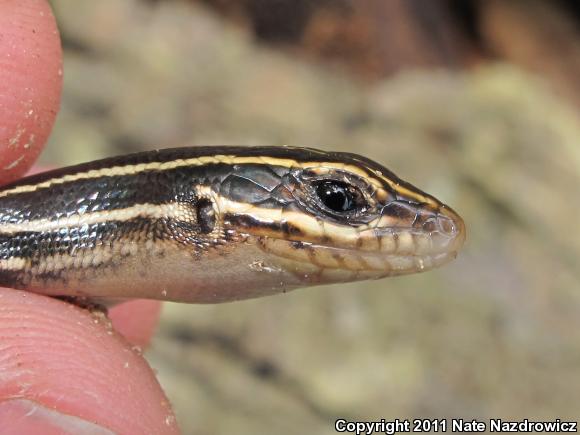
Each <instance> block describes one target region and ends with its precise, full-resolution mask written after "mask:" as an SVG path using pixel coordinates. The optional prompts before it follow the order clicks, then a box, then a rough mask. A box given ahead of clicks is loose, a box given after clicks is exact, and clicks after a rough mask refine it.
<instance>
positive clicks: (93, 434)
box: [0, 399, 114, 435]
mask: <svg viewBox="0 0 580 435" xmlns="http://www.w3.org/2000/svg"><path fill="white" fill-rule="evenodd" d="M0 427H1V428H2V434H3V435H10V434H18V435H28V434H31V435H33V434H39V433H42V434H47V435H52V434H54V435H56V434H71V435H72V434H80V433H82V434H86V435H114V432H112V431H111V430H109V429H106V428H104V427H101V426H98V425H96V424H95V423H91V422H88V421H86V420H83V419H81V418H79V417H75V416H72V415H67V414H62V413H60V412H58V411H55V410H53V409H49V408H46V407H45V406H43V405H41V404H39V403H36V402H33V401H31V400H26V399H13V400H6V401H4V402H1V403H0Z"/></svg>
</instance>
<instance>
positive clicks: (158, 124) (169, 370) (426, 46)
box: [42, 0, 580, 434]
mask: <svg viewBox="0 0 580 435" xmlns="http://www.w3.org/2000/svg"><path fill="white" fill-rule="evenodd" d="M52 4H53V7H54V9H55V13H56V16H57V20H58V22H59V26H60V29H61V31H62V37H63V46H64V50H65V84H64V99H63V105H62V111H61V113H60V115H59V118H58V120H57V125H56V127H55V129H54V132H53V134H52V138H51V142H50V143H49V145H48V146H47V148H46V151H45V153H44V155H43V157H42V159H43V162H44V163H47V164H51V165H58V166H61V165H66V164H73V163H78V162H82V161H88V160H92V159H96V158H100V157H105V156H110V155H117V154H123V153H126V152H132V151H139V150H146V149H154V148H163V147H169V146H178V145H195V144H197V145H202V144H203V145H212V144H216V145H217V144H247V145H259V144H287V145H297V146H313V147H318V148H322V149H327V150H341V151H353V152H357V153H360V154H364V155H366V156H368V157H370V158H372V159H374V160H377V161H379V162H381V163H383V164H385V165H386V166H387V167H389V168H390V169H392V170H393V171H394V172H395V173H397V174H398V175H399V176H401V177H402V178H404V179H406V180H408V181H410V182H412V183H413V184H416V185H417V186H419V187H420V188H422V189H424V190H426V191H428V192H430V193H432V194H434V195H435V196H437V197H438V198H440V199H441V200H443V201H444V202H446V203H448V204H450V205H451V206H452V207H453V208H455V209H456V210H457V211H458V212H459V213H460V214H461V215H462V216H463V218H464V219H465V221H466V224H467V227H468V241H467V244H466V246H465V249H464V251H463V252H462V253H461V254H460V256H459V258H458V259H457V260H456V261H455V262H453V263H451V264H450V265H448V266H446V267H444V268H443V269H440V270H436V271H432V272H428V273H425V274H421V275H414V276H408V277H401V278H393V279H387V280H383V281H376V282H365V283H356V284H348V285H343V286H329V287H320V288H313V289H307V290H297V291H296V292H292V293H290V294H285V295H281V296H275V297H270V298H264V299H258V300H252V301H245V302H237V303H231V304H224V305H214V306H195V305H182V304H166V305H165V307H164V311H163V315H162V321H161V325H160V328H159V330H158V333H157V335H156V337H155V339H154V342H153V345H152V347H151V349H150V350H149V351H148V352H147V353H146V356H147V358H148V360H149V361H150V362H151V364H152V366H153V367H154V368H155V369H156V371H157V373H158V376H159V379H160V381H161V383H162V385H163V387H164V388H165V390H166V392H167V394H168V395H169V397H170V399H171V401H172V403H173V405H174V407H175V411H176V413H177V418H178V422H179V424H180V425H181V427H182V430H183V432H184V433H185V434H226V433H228V434H229V433H236V434H265V433H272V434H296V433H305V434H309V433H316V434H331V433H335V432H334V420H335V419H336V418H339V417H342V418H347V419H364V420H372V419H380V418H385V419H394V418H400V419H403V418H414V417H417V418H427V417H430V418H443V417H448V418H459V417H463V418H478V419H487V418H506V419H508V418H509V419H520V418H528V419H555V418H561V419H572V420H576V419H578V418H579V417H580V415H579V414H580V412H579V408H578V403H579V402H580V315H579V314H580V261H579V254H580V235H579V231H578V230H579V228H578V227H579V226H578V221H579V217H578V216H579V215H580V195H579V193H578V192H579V185H580V147H579V143H580V117H579V110H578V109H579V106H580V80H579V77H580V7H579V6H578V2H575V1H573V0H570V1H564V0H562V1H556V0H554V1H547V0H512V1H502V0H485V1H484V0H332V1H331V0H319V1H315V0H239V1H229V0H203V1H202V0H199V1H193V0H190V1H187V0H181V1H179V0H124V1H122V2H121V1H118V0H100V1H98V2H72V1H67V0H53V1H52ZM216 273H219V271H216Z"/></svg>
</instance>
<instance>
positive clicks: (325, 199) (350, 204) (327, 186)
mask: <svg viewBox="0 0 580 435" xmlns="http://www.w3.org/2000/svg"><path fill="white" fill-rule="evenodd" d="M314 191H315V192H316V195H317V196H318V199H319V200H320V202H321V204H322V205H323V206H324V207H326V208H327V209H329V210H331V211H333V212H335V213H348V212H352V211H354V210H356V209H357V208H360V207H361V206H363V205H364V202H363V195H362V193H361V192H360V190H359V189H358V188H356V187H354V186H352V185H350V184H348V183H345V182H343V181H338V180H318V181H316V182H315V183H314Z"/></svg>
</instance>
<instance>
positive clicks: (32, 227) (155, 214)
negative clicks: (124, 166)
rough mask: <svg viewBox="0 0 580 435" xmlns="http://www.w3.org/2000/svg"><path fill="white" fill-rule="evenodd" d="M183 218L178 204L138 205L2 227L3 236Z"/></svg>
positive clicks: (0, 227)
mask: <svg viewBox="0 0 580 435" xmlns="http://www.w3.org/2000/svg"><path fill="white" fill-rule="evenodd" d="M180 216H183V208H182V207H180V205H179V204H177V203H170V204H161V205H154V204H138V205H135V206H133V207H128V208H123V209H118V210H110V211H97V212H92V213H85V214H82V215H81V214H77V215H73V216H69V217H66V218H62V219H58V220H53V221H51V220H48V219H39V220H33V221H28V222H21V223H18V224H3V225H0V233H1V234H14V233H18V232H27V231H37V232H41V231H56V230H60V229H64V228H76V227H81V226H83V225H94V224H99V223H104V222H112V221H128V220H131V219H135V218H139V217H143V218H152V219H160V218H178V217H180Z"/></svg>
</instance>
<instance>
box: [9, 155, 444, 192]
mask: <svg viewBox="0 0 580 435" xmlns="http://www.w3.org/2000/svg"><path fill="white" fill-rule="evenodd" d="M218 163H225V164H229V165H234V164H250V163H255V164H264V165H273V166H282V167H287V168H310V167H321V166H322V167H327V168H332V169H339V170H343V171H348V172H351V173H353V174H356V175H358V176H360V177H362V178H365V179H366V180H368V181H369V182H370V183H371V184H373V185H375V186H376V187H377V188H381V187H382V184H381V182H380V181H379V179H380V180H383V181H384V182H386V183H387V184H389V186H390V187H391V188H392V189H394V190H395V191H397V192H399V193H401V194H403V195H406V196H410V197H412V198H416V199H418V200H420V201H422V202H429V203H433V201H432V200H431V199H430V198H426V197H425V196H424V195H421V194H419V193H418V192H414V191H411V190H409V189H407V188H404V187H401V186H399V185H398V184H397V183H395V182H394V181H393V180H391V179H390V178H387V177H385V176H384V175H383V174H382V173H380V172H378V171H375V170H373V169H370V168H366V170H364V169H361V168H359V167H358V166H355V165H350V164H345V163H341V162H298V161H297V160H292V159H282V158H276V157H267V156H259V157H240V156H235V155H221V154H220V155H214V156H204V157H197V158H192V159H178V160H172V161H169V162H150V163H139V164H137V165H125V166H112V167H109V168H102V169H92V170H90V171H87V172H79V173H77V174H68V175H64V176H63V177H59V178H52V179H50V180H46V181H44V182H42V183H38V184H31V185H24V186H18V187H15V188H13V189H8V190H4V191H1V192H0V198H2V197H6V196H10V195H14V194H18V193H25V192H34V191H36V190H39V189H46V188H48V187H50V186H52V185H55V184H63V183H70V182H74V181H77V180H87V179H93V178H99V177H114V176H122V175H134V174H138V173H141V172H144V171H151V170H157V171H167V170H171V169H176V168H180V167H186V166H203V165H207V164H218ZM367 171H370V172H371V173H372V174H373V175H374V176H375V177H377V179H375V178H369V176H368V175H369V174H368V172H367Z"/></svg>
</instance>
